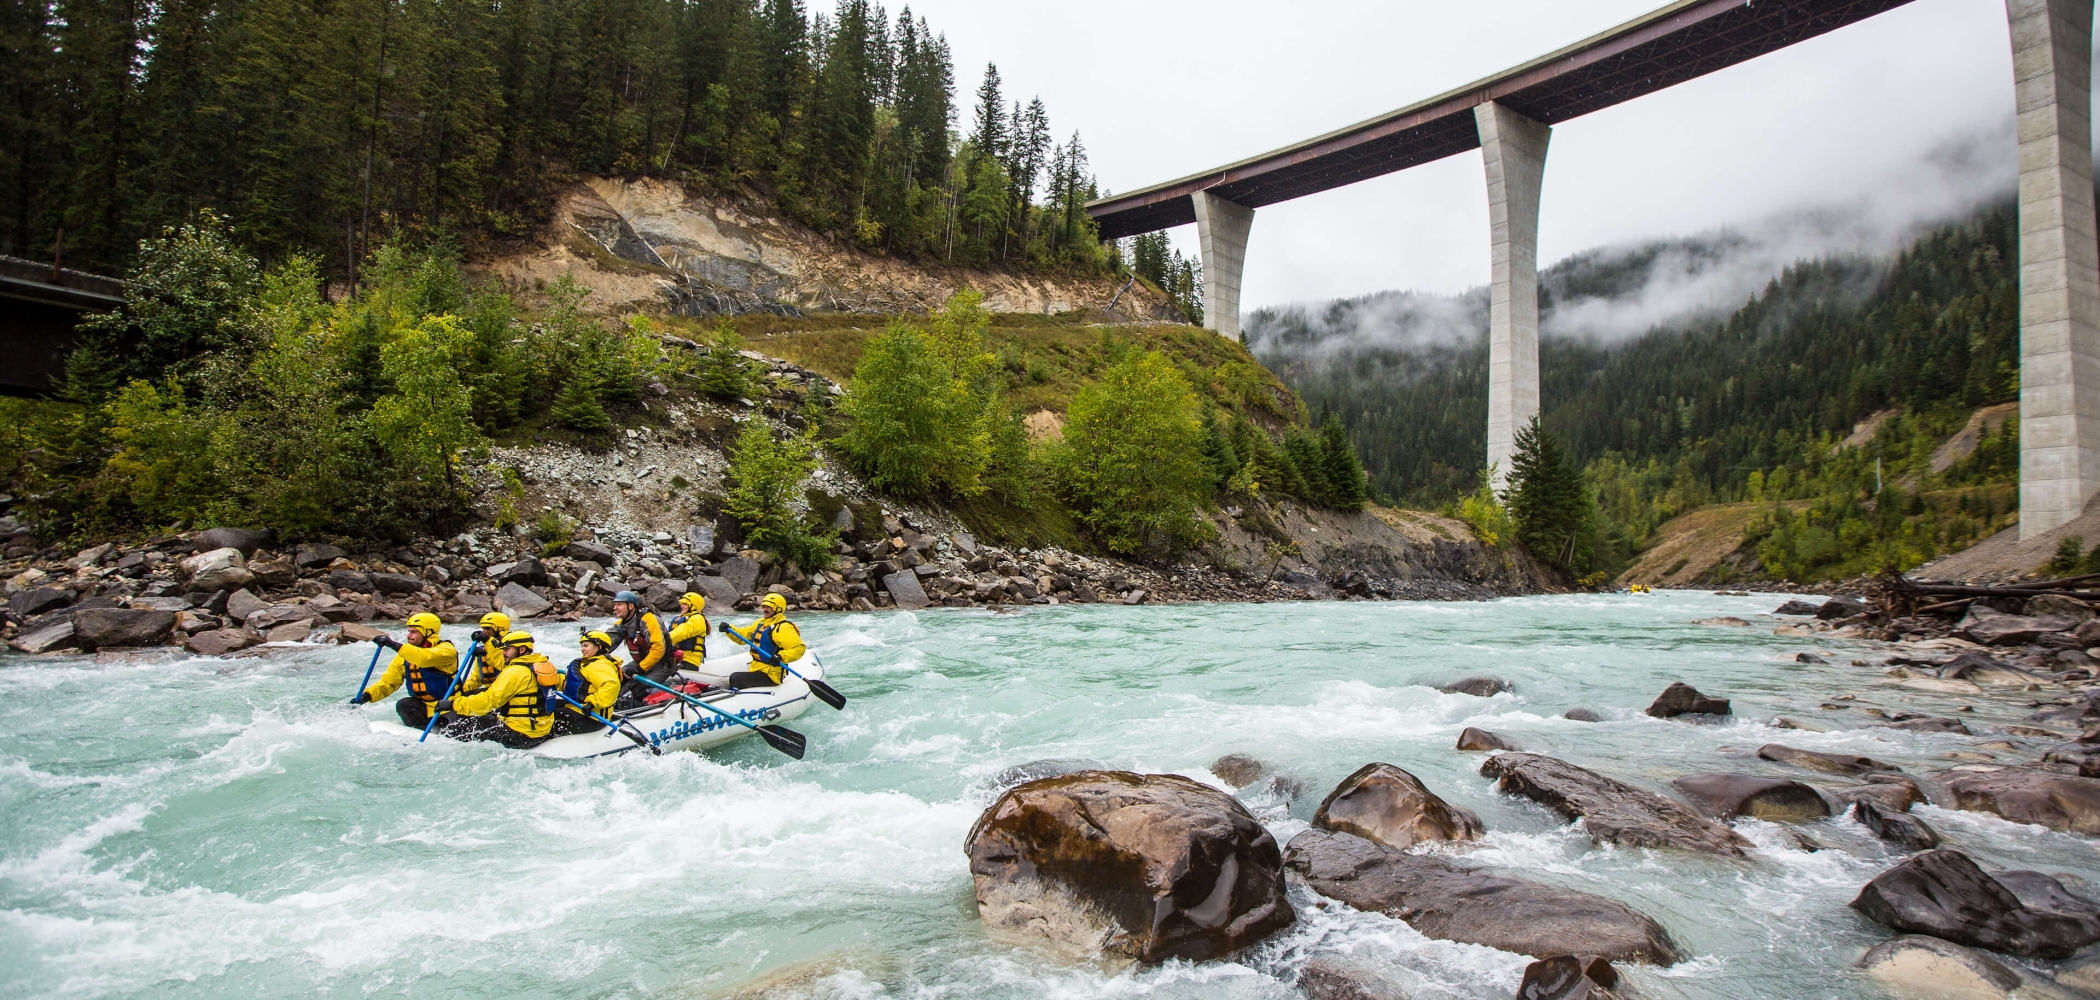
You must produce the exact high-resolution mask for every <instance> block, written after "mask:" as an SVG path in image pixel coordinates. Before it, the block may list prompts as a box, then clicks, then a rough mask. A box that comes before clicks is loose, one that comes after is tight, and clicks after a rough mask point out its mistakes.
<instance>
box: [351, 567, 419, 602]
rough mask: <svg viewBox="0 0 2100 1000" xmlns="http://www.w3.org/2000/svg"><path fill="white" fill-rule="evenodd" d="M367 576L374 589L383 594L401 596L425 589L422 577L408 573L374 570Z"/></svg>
mask: <svg viewBox="0 0 2100 1000" xmlns="http://www.w3.org/2000/svg"><path fill="white" fill-rule="evenodd" d="M365 577H366V578H367V579H369V580H371V581H372V587H373V589H375V590H377V591H379V592H380V593H382V594H392V595H395V596H397V597H399V596H406V595H409V594H413V593H417V592H418V591H421V590H422V589H423V581H422V579H421V578H419V577H413V576H409V575H408V574H406V573H378V572H373V573H367V574H365Z"/></svg>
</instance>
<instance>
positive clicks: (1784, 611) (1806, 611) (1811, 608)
mask: <svg viewBox="0 0 2100 1000" xmlns="http://www.w3.org/2000/svg"><path fill="white" fill-rule="evenodd" d="M1821 609H1822V605H1820V604H1813V603H1810V602H1808V601H1804V600H1801V599H1799V598H1795V599H1793V600H1790V601H1788V602H1786V603H1785V604H1782V605H1780V606H1779V607H1777V608H1774V609H1772V613H1773V614H1775V615H1807V616H1809V617H1814V616H1815V613H1816V612H1817V611H1819V610H1821Z"/></svg>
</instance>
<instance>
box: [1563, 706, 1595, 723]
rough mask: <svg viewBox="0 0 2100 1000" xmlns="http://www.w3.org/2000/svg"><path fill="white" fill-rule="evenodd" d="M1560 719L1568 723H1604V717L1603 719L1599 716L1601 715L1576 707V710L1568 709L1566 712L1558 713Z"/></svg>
mask: <svg viewBox="0 0 2100 1000" xmlns="http://www.w3.org/2000/svg"><path fill="white" fill-rule="evenodd" d="M1560 717H1561V718H1563V719H1566V720H1568V721H1570V722H1603V721H1604V717H1603V716H1601V715H1598V714H1597V713H1596V712H1595V711H1593V710H1591V709H1587V708H1581V707H1576V708H1571V709H1568V710H1567V711H1565V712H1562V713H1560Z"/></svg>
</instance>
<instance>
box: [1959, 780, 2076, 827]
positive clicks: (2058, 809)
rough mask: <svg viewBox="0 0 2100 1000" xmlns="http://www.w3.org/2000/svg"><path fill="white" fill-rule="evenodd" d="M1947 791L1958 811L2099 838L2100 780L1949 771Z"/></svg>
mask: <svg viewBox="0 0 2100 1000" xmlns="http://www.w3.org/2000/svg"><path fill="white" fill-rule="evenodd" d="M1942 787H1944V788H1945V789H1946V790H1947V797H1948V798H1949V799H1950V800H1952V802H1953V804H1954V806H1955V808H1958V809H1966V810H1969V811H1971V812H1987V813H1993V814H1995V815H1998V816H2002V817H2004V818H2006V819H2009V820H2011V821H2013V822H2015V823H2036V824H2039V825H2041V826H2046V827H2048V828H2049V829H2051V830H2064V831H2067V832H2070V833H2082V834H2085V835H2086V836H2088V837H2091V836H2100V779H2094V778H2078V777H2072V776H2070V775H2065V774H2054V773H2051V772H2048V771H2034V770H2028V769H2026V768H2006V769H2005V770H2002V771H1955V772H1950V773H1949V774H1947V775H1945V776H1944V778H1943V781H1942ZM1942 804H1943V805H1944V804H1945V803H1942Z"/></svg>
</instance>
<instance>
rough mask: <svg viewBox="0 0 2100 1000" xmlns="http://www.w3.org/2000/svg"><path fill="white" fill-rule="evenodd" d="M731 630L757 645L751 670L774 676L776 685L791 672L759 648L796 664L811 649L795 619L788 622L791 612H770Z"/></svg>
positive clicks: (783, 660)
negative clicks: (774, 663)
mask: <svg viewBox="0 0 2100 1000" xmlns="http://www.w3.org/2000/svg"><path fill="white" fill-rule="evenodd" d="M729 630H730V631H731V632H735V633H736V634H738V635H740V636H743V637H744V639H745V640H746V641H748V642H750V643H751V645H753V646H755V647H757V649H754V650H752V652H751V669H753V670H756V671H758V672H759V673H762V674H764V675H766V676H767V677H770V678H772V679H773V683H775V684H778V683H780V682H781V681H783V680H786V679H787V673H786V671H783V670H781V669H780V668H779V667H776V666H774V665H772V664H771V663H768V662H766V658H765V657H763V656H760V655H759V650H764V651H766V652H768V653H772V654H773V655H775V656H777V657H779V658H780V661H781V662H782V663H793V662H795V661H796V660H799V659H801V658H802V654H803V653H804V652H805V651H807V650H808V649H809V647H808V646H805V645H803V644H802V630H801V629H799V628H796V627H795V623H794V622H791V621H788V620H787V615H784V614H779V615H769V616H767V617H765V618H761V619H759V620H757V621H755V622H752V623H751V624H749V625H746V626H744V627H743V628H737V627H736V626H734V625H731V626H729Z"/></svg>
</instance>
